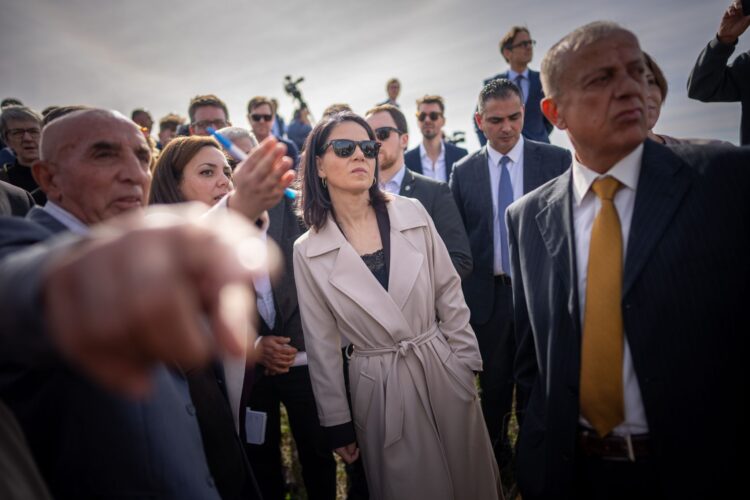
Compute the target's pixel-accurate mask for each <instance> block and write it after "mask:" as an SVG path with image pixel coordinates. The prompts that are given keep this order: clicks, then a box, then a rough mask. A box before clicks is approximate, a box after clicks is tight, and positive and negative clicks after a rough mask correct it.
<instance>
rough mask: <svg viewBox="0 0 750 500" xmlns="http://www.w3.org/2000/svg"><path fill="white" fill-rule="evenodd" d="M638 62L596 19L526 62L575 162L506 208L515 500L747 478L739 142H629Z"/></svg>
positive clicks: (745, 228) (631, 43) (639, 95)
mask: <svg viewBox="0 0 750 500" xmlns="http://www.w3.org/2000/svg"><path fill="white" fill-rule="evenodd" d="M644 74H645V72H644V60H643V55H642V53H641V50H640V47H639V44H638V40H637V38H636V37H635V35H633V34H632V33H630V32H628V31H626V30H624V29H623V28H621V27H619V26H617V25H616V24H614V23H605V22H596V23H591V24H589V25H586V26H583V27H581V28H578V29H576V30H575V31H573V32H572V33H570V34H568V35H566V36H565V37H564V38H563V39H562V40H561V41H560V42H558V43H557V44H556V45H554V46H553V47H552V48H551V49H550V51H549V52H548V54H547V55H546V56H545V60H544V61H543V63H542V80H543V82H544V87H545V93H546V95H547V96H548V97H547V98H546V99H545V100H544V101H543V103H542V105H543V109H544V112H545V114H546V115H547V117H548V118H549V119H550V121H552V122H553V123H554V124H555V125H556V126H558V127H559V128H561V129H564V130H566V131H567V133H568V136H569V138H570V140H571V142H572V144H573V145H574V147H575V160H574V163H573V167H572V168H571V169H570V170H569V171H568V172H566V173H565V174H564V175H562V176H560V177H558V178H557V179H555V180H553V181H550V182H549V183H547V184H545V185H544V186H542V187H540V188H539V189H537V190H536V191H534V192H532V193H531V194H529V195H528V196H526V197H524V198H523V199H522V200H520V201H518V202H516V203H515V204H513V205H512V206H511V207H510V209H509V210H508V213H507V214H508V215H507V222H508V232H509V239H510V245H511V262H512V272H513V298H514V304H515V313H516V335H517V342H518V354H517V358H516V369H515V371H516V378H517V384H518V386H517V387H518V389H517V390H518V392H519V396H520V397H519V399H520V400H521V402H520V403H519V404H521V405H523V406H525V412H524V414H523V419H522V421H521V427H520V434H519V439H518V443H517V466H518V468H517V479H518V484H519V486H520V490H521V493H522V495H523V498H524V499H532V500H533V499H551V498H555V499H557V498H560V499H563V498H564V499H567V498H576V499H577V498H584V499H604V498H607V499H619V498H623V499H624V498H708V497H711V498H722V497H728V496H732V493H731V492H733V491H738V490H737V488H739V487H741V481H743V479H744V477H745V476H746V472H745V471H744V470H741V469H742V467H743V466H742V465H741V464H744V457H745V455H746V452H747V449H748V448H747V445H748V437H747V436H748V433H747V418H746V417H747V415H746V411H745V410H742V408H743V407H744V406H743V404H742V402H741V400H742V398H743V396H742V395H745V394H748V374H747V370H746V369H745V367H746V366H747V360H746V354H747V332H749V331H750V320H749V318H750V317H749V316H748V315H747V312H746V309H747V297H748V283H750V264H748V259H747V255H750V230H749V228H750V219H749V218H748V214H750V198H748V196H747V193H748V191H750V169H748V165H750V152H749V151H748V150H747V148H729V147H724V146H717V147H714V146H682V147H675V148H667V147H664V146H662V145H659V144H656V143H654V142H651V141H648V140H646V137H647V130H646V128H647V127H646V119H645V116H646V105H645V99H646V95H647V89H648V87H647V82H646V79H645V77H644ZM606 186H609V187H610V188H612V191H610V192H609V193H608V192H605V189H606ZM597 193H598V194H597ZM605 202H606V203H605ZM605 208H606V210H605ZM613 208H614V210H613ZM611 229H614V230H613V231H612V230H611ZM603 231H604V232H607V233H606V234H607V235H608V236H607V237H604V238H603V235H604V233H603ZM618 233H619V234H618ZM595 236H596V239H595ZM620 237H621V238H620ZM613 241H614V242H615V243H614V246H612V247H610V248H609V251H607V252H605V253H602V252H601V251H599V250H598V249H600V248H604V246H607V245H611V243H612V242H613ZM602 245H604V246H602ZM620 247H621V249H619V250H618V248H620ZM602 266H604V267H602ZM605 267H606V269H605ZM592 268H593V269H598V270H599V272H596V273H595V274H594V272H593V271H592ZM604 276H606V277H607V278H606V279H602V278H603V277H604ZM612 283H614V284H615V286H610V287H609V289H607V290H605V288H607V285H608V284H612ZM594 290H595V291H594ZM589 291H591V294H588V292H589ZM587 302H590V303H591V304H587ZM602 306H606V310H607V311H608V312H609V314H607V315H599V316H597V314H598V313H599V312H600V311H602V310H604V309H602ZM589 314H591V315H592V316H591V317H590V318H588V317H587V315H589ZM597 318H598V319H597ZM584 325H587V326H586V327H584ZM584 329H585V331H584ZM590 336H591V337H590ZM597 339H598V341H599V342H601V343H600V344H599V346H598V348H597V349H594V350H589V348H585V347H586V346H589V347H591V346H592V343H591V342H592V341H594V342H596V341H597ZM592 353H596V355H594V356H592V355H591V354H592ZM612 353H616V355H615V356H611V354H612ZM605 356H607V357H608V359H610V362H608V363H606V364H605V365H600V366H597V367H596V369H604V372H603V373H605V374H606V375H605V376H599V377H592V376H591V375H589V374H590V373H591V371H590V368H591V367H592V366H594V365H596V364H597V362H598V360H601V359H603V358H604V357H605ZM613 365H614V366H613ZM610 367H612V368H614V369H613V370H610V369H609V368H610ZM584 368H586V369H585V370H584ZM594 394H596V397H592V395H594ZM602 412H604V413H606V414H607V415H608V416H607V419H606V421H607V425H602V421H601V420H600V416H601V414H602ZM597 422H598V423H597ZM743 482H744V481H743Z"/></svg>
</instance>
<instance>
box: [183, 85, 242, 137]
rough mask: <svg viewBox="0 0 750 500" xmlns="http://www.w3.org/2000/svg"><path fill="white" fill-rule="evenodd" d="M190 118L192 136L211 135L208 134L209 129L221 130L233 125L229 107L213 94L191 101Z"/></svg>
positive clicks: (197, 97)
mask: <svg viewBox="0 0 750 500" xmlns="http://www.w3.org/2000/svg"><path fill="white" fill-rule="evenodd" d="M188 116H189V117H190V126H189V130H190V135H211V134H209V133H208V128H209V127H212V128H214V129H215V130H219V129H220V128H224V127H227V126H229V125H231V124H232V123H231V122H230V121H229V111H228V110H227V105H226V104H224V101H222V100H221V99H219V98H218V97H216V96H215V95H213V94H206V95H197V96H195V97H193V98H192V99H191V100H190V107H189V108H188Z"/></svg>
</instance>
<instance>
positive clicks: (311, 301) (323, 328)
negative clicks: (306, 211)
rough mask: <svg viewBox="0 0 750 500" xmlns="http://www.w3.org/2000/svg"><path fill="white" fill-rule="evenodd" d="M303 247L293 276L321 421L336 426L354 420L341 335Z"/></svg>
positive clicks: (297, 253) (297, 250)
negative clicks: (350, 409) (346, 379)
mask: <svg viewBox="0 0 750 500" xmlns="http://www.w3.org/2000/svg"><path fill="white" fill-rule="evenodd" d="M303 251H304V250H301V249H300V245H295V247H294V279H295V282H296V284H297V296H298V297H299V309H300V315H301V317H302V332H303V334H304V336H305V350H306V351H307V359H308V364H309V366H310V379H311V381H312V387H313V393H314V394H315V402H316V404H317V406H318V418H319V419H320V424H321V425H322V426H323V427H334V426H338V425H341V424H346V423H349V422H351V420H352V417H351V413H350V412H349V404H348V403H347V399H346V388H345V387H344V368H343V361H342V357H341V335H340V334H339V330H338V327H337V326H336V320H335V318H334V316H333V313H332V312H331V310H330V309H329V307H328V304H327V303H326V302H325V301H324V300H323V299H322V297H323V296H324V294H323V292H322V291H321V289H320V287H319V286H318V284H317V283H316V282H315V279H314V278H313V276H312V273H311V271H310V268H309V267H308V265H307V264H308V262H307V260H306V258H305V256H304V255H302V252H303ZM352 442H353V440H352Z"/></svg>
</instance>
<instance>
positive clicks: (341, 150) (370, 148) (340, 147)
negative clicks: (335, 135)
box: [321, 139, 380, 158]
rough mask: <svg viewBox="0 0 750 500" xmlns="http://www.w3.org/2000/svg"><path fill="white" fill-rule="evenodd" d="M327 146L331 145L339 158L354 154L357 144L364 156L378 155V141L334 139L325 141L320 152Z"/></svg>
mask: <svg viewBox="0 0 750 500" xmlns="http://www.w3.org/2000/svg"><path fill="white" fill-rule="evenodd" d="M328 146H331V149H333V153H334V154H335V155H336V156H338V157H339V158H349V157H350V156H351V155H353V154H354V151H355V150H356V149H357V146H359V149H360V150H361V151H362V154H363V155H365V158H375V157H377V156H378V151H380V143H379V142H378V141H352V140H349V139H334V140H332V141H329V142H327V143H326V144H325V146H323V149H322V150H321V154H322V153H324V152H325V150H326V149H328Z"/></svg>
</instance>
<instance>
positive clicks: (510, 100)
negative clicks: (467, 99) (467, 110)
mask: <svg viewBox="0 0 750 500" xmlns="http://www.w3.org/2000/svg"><path fill="white" fill-rule="evenodd" d="M475 119H476V121H477V126H478V127H479V128H480V130H481V131H482V132H484V135H485V136H486V137H487V141H488V142H489V143H490V146H492V148H493V149H494V150H495V151H499V152H500V153H503V154H507V153H508V152H509V151H510V150H511V149H513V146H515V145H516V143H517V142H518V138H519V137H521V130H523V105H522V104H521V98H520V97H518V96H517V95H516V94H512V95H511V96H509V97H507V98H505V99H488V100H487V102H486V103H485V104H484V111H483V112H482V113H481V114H480V113H477V114H476V115H475Z"/></svg>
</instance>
